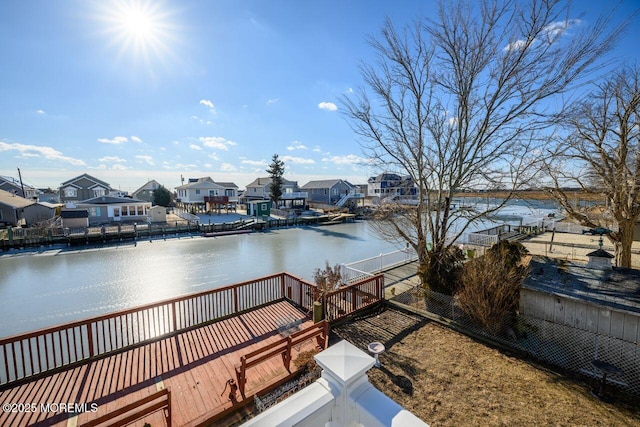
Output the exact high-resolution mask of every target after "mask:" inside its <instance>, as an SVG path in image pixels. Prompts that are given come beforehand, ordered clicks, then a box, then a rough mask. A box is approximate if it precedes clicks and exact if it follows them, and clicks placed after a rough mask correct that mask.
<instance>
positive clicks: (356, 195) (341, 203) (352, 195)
mask: <svg viewBox="0 0 640 427" xmlns="http://www.w3.org/2000/svg"><path fill="white" fill-rule="evenodd" d="M349 199H364V194H362V193H349V194H345V195H344V196H342V198H341V199H340V200H338V203H336V206H337V207H339V208H341V207H342V206H344V204H345V203H347V200H349Z"/></svg>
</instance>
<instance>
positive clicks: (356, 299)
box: [324, 274, 384, 322]
mask: <svg viewBox="0 0 640 427" xmlns="http://www.w3.org/2000/svg"><path fill="white" fill-rule="evenodd" d="M382 299H384V276H383V275H381V274H380V275H378V276H374V277H370V278H367V279H364V280H361V281H359V282H357V283H354V284H353V285H349V286H345V287H342V288H339V289H336V290H335V291H332V292H329V293H327V294H326V295H325V296H324V310H325V318H326V319H327V320H329V321H330V322H332V321H336V320H339V319H342V318H343V317H345V316H348V315H350V314H352V313H354V312H356V311H358V310H362V309H363V308H366V307H369V306H370V305H373V304H377V303H378V302H380V301H381V300H382Z"/></svg>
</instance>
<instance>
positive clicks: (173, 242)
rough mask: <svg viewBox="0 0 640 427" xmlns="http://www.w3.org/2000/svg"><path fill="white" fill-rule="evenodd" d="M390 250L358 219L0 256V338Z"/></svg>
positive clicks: (308, 275) (307, 272) (302, 272)
mask: <svg viewBox="0 0 640 427" xmlns="http://www.w3.org/2000/svg"><path fill="white" fill-rule="evenodd" d="M395 249H397V247H395V246H393V245H391V244H390V243H387V242H385V241H383V240H381V239H380V238H378V237H377V236H376V235H375V234H374V232H373V231H372V229H371V228H370V226H369V224H368V223H366V222H359V223H353V224H339V225H333V226H330V227H326V229H325V228H320V227H301V228H290V229H279V230H272V231H271V232H268V233H253V234H243V235H235V236H223V237H219V238H184V237H181V238H179V239H177V238H173V239H167V240H166V241H164V240H157V241H153V242H152V243H151V242H149V241H144V240H141V241H139V242H138V244H137V245H133V244H126V245H119V246H116V247H104V248H97V249H86V250H77V249H76V248H73V250H58V251H50V252H46V253H43V254H37V255H23V256H9V257H1V258H0V301H2V310H0V336H7V335H12V334H15V333H19V332H25V331H29V330H34V329H38V328H42V327H47V326H52V325H55V324H59V323H63V322H68V321H71V320H76V319H82V318H86V317H90V316H94V315H98V314H102V313H107V312H112V311H116V310H121V309H125V308H129V307H132V306H137V305H141V304H147V303H151V302H155V301H158V300H160V299H165V298H171V297H175V296H178V295H183V294H186V293H193V292H198V291H203V290H207V289H213V288H217V287H221V286H226V285H230V284H233V283H237V282H242V281H246V280H251V279H254V278H257V277H261V276H267V275H271V274H273V273H278V272H281V271H289V272H291V273H292V274H294V275H297V276H301V277H306V278H308V279H310V278H311V276H312V272H313V270H314V269H315V268H318V267H322V266H323V265H324V262H325V260H326V261H328V262H329V263H330V264H336V263H346V262H351V261H356V260H359V259H364V258H368V257H371V256H375V255H378V254H380V253H381V252H389V251H392V250H395Z"/></svg>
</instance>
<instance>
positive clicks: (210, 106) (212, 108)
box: [200, 99, 216, 114]
mask: <svg viewBox="0 0 640 427" xmlns="http://www.w3.org/2000/svg"><path fill="white" fill-rule="evenodd" d="M200 105H204V106H205V107H207V108H208V109H209V111H210V112H211V114H216V107H215V106H214V105H213V102H211V101H209V100H208V99H201V100H200Z"/></svg>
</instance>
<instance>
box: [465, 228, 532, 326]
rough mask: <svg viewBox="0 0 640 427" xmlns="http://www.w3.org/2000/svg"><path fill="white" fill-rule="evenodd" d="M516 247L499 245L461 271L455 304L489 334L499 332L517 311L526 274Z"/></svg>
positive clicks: (520, 249) (522, 250)
mask: <svg viewBox="0 0 640 427" xmlns="http://www.w3.org/2000/svg"><path fill="white" fill-rule="evenodd" d="M525 254H527V250H526V249H525V248H524V246H522V245H521V244H520V243H510V242H507V241H502V242H500V243H499V244H497V245H494V246H493V247H492V248H491V249H489V250H487V252H486V254H485V255H484V256H482V257H479V258H476V259H473V260H470V261H469V262H467V263H466V264H465V266H464V268H463V271H462V276H461V287H460V290H459V291H458V293H457V295H456V300H457V304H458V305H459V306H460V308H461V309H462V310H463V311H464V312H465V313H466V314H467V315H468V316H469V317H470V318H471V319H472V320H473V321H474V322H475V323H476V324H477V325H479V326H481V327H482V328H484V329H485V330H487V331H488V332H491V333H494V334H496V333H500V332H502V331H503V329H504V326H505V321H506V320H507V319H508V318H509V317H510V316H512V315H514V314H515V313H516V311H517V310H518V305H519V304H520V285H521V284H522V281H523V280H524V278H525V277H526V276H527V274H528V267H527V266H525V265H523V263H522V258H523V256H524V255H525Z"/></svg>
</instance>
